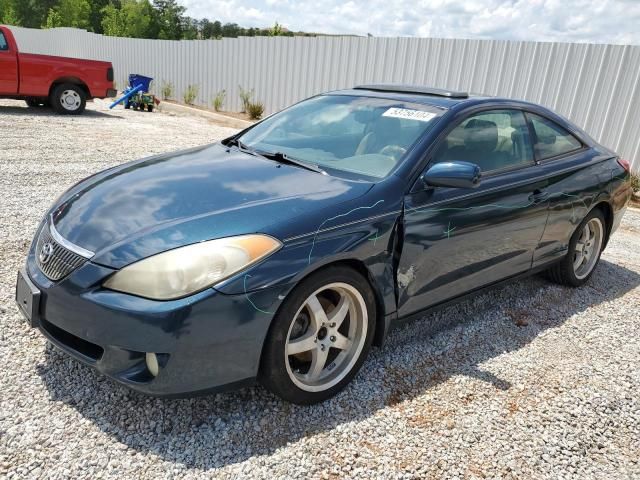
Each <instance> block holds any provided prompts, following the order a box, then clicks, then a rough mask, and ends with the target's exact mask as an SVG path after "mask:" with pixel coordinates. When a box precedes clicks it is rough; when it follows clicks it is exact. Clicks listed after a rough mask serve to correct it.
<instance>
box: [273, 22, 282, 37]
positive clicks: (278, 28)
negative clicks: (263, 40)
mask: <svg viewBox="0 0 640 480" xmlns="http://www.w3.org/2000/svg"><path fill="white" fill-rule="evenodd" d="M283 34H284V30H282V25H280V24H279V23H278V22H276V23H275V24H274V25H273V27H271V29H270V30H269V36H270V37H280V36H282V35H283Z"/></svg>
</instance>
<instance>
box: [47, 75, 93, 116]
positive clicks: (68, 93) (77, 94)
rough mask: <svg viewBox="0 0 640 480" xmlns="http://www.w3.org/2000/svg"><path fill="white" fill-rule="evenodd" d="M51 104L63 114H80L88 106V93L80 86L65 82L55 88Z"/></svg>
mask: <svg viewBox="0 0 640 480" xmlns="http://www.w3.org/2000/svg"><path fill="white" fill-rule="evenodd" d="M51 105H52V106H53V109H54V110H55V111H56V112H57V113H60V114H62V115H80V114H81V113H82V112H84V109H85V107H86V106H87V95H86V93H85V92H84V90H83V89H82V88H81V87H80V86H78V85H74V84H72V83H63V84H60V85H58V86H57V87H56V88H54V89H53V92H52V93H51Z"/></svg>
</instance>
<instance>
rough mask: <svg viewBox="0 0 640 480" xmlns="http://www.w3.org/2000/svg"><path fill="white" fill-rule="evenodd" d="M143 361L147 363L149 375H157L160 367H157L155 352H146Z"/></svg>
mask: <svg viewBox="0 0 640 480" xmlns="http://www.w3.org/2000/svg"><path fill="white" fill-rule="evenodd" d="M144 360H145V362H146V363H147V369H149V372H150V373H151V375H153V376H154V377H157V376H158V371H159V369H160V367H158V357H157V355H156V354H155V353H152V352H147V354H146V355H145V358H144Z"/></svg>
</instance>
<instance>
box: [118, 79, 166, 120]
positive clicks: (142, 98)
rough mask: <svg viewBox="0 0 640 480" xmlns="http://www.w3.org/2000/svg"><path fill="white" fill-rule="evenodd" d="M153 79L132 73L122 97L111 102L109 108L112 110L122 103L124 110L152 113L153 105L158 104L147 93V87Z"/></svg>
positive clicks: (153, 97) (151, 95) (152, 96)
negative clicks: (131, 109)
mask: <svg viewBox="0 0 640 480" xmlns="http://www.w3.org/2000/svg"><path fill="white" fill-rule="evenodd" d="M152 81H153V78H150V77H145V76H144V75H138V74H135V73H132V74H131V75H129V86H127V88H125V90H124V92H123V93H124V95H122V97H120V98H118V99H117V100H116V101H115V102H113V103H112V104H111V105H110V106H109V108H113V107H115V106H116V105H118V104H119V103H124V108H126V109H129V108H133V109H134V110H136V109H140V110H145V109H146V110H148V111H149V112H153V108H154V106H155V105H157V104H158V103H160V102H159V101H158V100H156V97H155V96H154V95H153V94H151V93H149V87H150V85H151V82H152Z"/></svg>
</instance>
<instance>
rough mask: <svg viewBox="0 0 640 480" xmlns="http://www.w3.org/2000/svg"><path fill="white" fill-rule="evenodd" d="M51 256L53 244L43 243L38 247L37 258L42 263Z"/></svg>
mask: <svg viewBox="0 0 640 480" xmlns="http://www.w3.org/2000/svg"><path fill="white" fill-rule="evenodd" d="M52 256H53V245H52V244H51V243H45V244H44V245H42V248H41V249H40V253H39V254H38V259H39V260H40V263H41V264H42V265H44V264H46V263H47V262H48V261H49V260H51V257H52Z"/></svg>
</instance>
